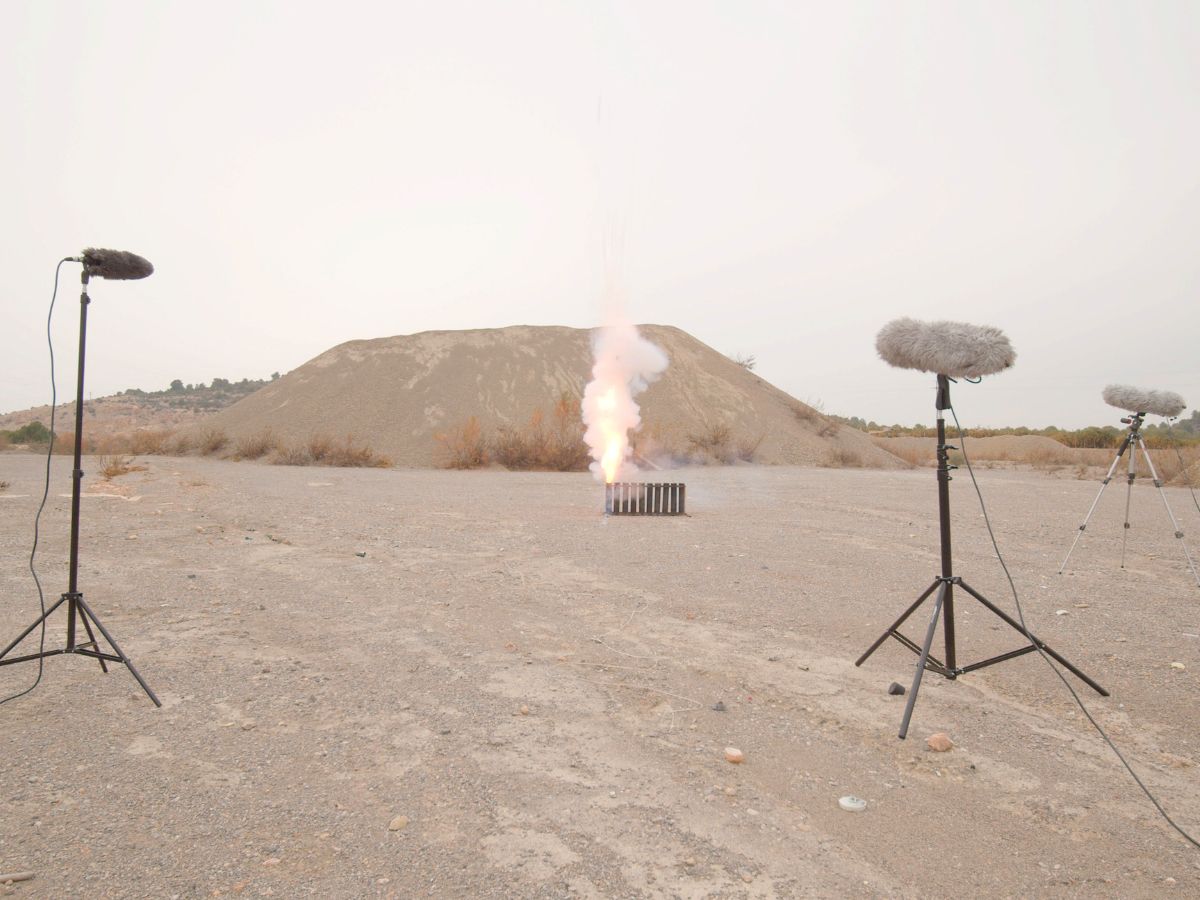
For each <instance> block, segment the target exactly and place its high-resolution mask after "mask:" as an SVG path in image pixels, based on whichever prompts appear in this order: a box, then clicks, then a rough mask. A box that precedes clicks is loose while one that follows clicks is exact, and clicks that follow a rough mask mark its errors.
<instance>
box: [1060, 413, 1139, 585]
mask: <svg viewBox="0 0 1200 900" xmlns="http://www.w3.org/2000/svg"><path fill="white" fill-rule="evenodd" d="M1128 446H1129V438H1128V436H1126V438H1125V440H1123V441H1122V442H1121V449H1120V450H1118V451H1117V455H1116V457H1114V458H1113V461H1112V465H1111V466H1109V467H1108V474H1107V475H1105V476H1104V481H1102V482H1100V491H1099V493H1097V494H1096V499H1095V500H1093V501H1092V508H1091V509H1089V510H1088V512H1087V516H1086V517H1085V518H1084V520H1083V524H1082V525H1080V526H1079V532H1078V534H1076V535H1075V540H1074V541H1073V542H1072V543H1071V549H1070V550H1068V551H1067V556H1066V558H1065V559H1064V560H1063V562H1062V565H1061V566H1059V567H1058V574H1059V575H1061V574H1062V573H1063V570H1064V569H1066V567H1067V562H1068V561H1069V560H1070V559H1071V554H1072V553H1074V552H1075V545H1076V544H1078V543H1079V539H1080V538H1081V537H1083V533H1084V532H1085V531H1087V527H1088V522H1090V521H1092V514H1093V513H1095V512H1096V507H1097V506H1098V505H1099V503H1100V498H1101V497H1102V496H1104V489H1105V488H1106V487H1108V483H1109V482H1110V481H1112V477H1113V472H1115V471H1117V463H1119V462H1120V461H1121V454H1123V453H1124V452H1125V449H1126V448H1127V447H1128Z"/></svg>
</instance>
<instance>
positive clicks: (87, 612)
mask: <svg viewBox="0 0 1200 900" xmlns="http://www.w3.org/2000/svg"><path fill="white" fill-rule="evenodd" d="M78 603H79V609H80V610H81V611H82V613H83V616H84V621H87V619H91V620H92V621H93V622H95V623H96V627H97V628H99V629H100V633H101V634H102V635H104V639H105V640H106V641H108V643H109V645H110V646H111V647H112V648H113V650H115V651H116V654H117V656H119V657H121V662H123V663H125V668H127V669H128V670H129V674H131V675H132V676H133V677H134V678H136V679H137V683H138V684H140V685H141V686H142V690H143V691H145V692H146V696H147V697H149V698H150V699H151V700H153V701H154V705H155V706H162V703H160V702H159V699H158V697H156V696H154V691H152V690H150V685H148V684H146V679H144V678H142V676H141V673H139V672H138V670H137V669H136V668H135V667H134V665H133V661H132V660H131V659H130V658H129V657H128V656H126V655H125V651H124V650H122V649H121V647H120V645H118V644H117V642H116V641H114V640H113V636H112V635H111V634H109V633H108V629H107V628H105V627H104V623H103V622H101V621H100V620H99V619H97V618H96V614H95V613H94V612H92V608H91V607H90V606H88V605H87V604H86V603H85V602H84V600H83V598H82V597H80V598H79V600H78Z"/></svg>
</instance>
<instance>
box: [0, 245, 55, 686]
mask: <svg viewBox="0 0 1200 900" xmlns="http://www.w3.org/2000/svg"><path fill="white" fill-rule="evenodd" d="M70 261H71V259H70V257H67V258H66V259H60V260H59V261H58V265H57V266H55V267H54V292H53V293H52V294H51V295H50V311H49V312H48V313H47V314H46V345H47V346H48V347H49V348H50V445H49V446H48V447H47V448H46V483H45V486H44V487H43V488H42V502H41V504H40V505H39V506H38V511H37V515H36V516H34V518H33V547H32V549H31V550H30V551H29V573H30V574H31V575H33V583H34V584H36V585H37V592H38V604H39V605H40V606H41V608H42V633H41V638H40V640H39V642H38V654H39V655H38V671H37V678H35V679H34V680H33V684H31V685H30V686H29V687H27V688H25V690H23V691H18V692H17V693H15V694H12V695H10V696H8V697H5V698H4V699H3V700H0V705H2V704H5V703H7V702H8V701H9V700H16V699H17V698H18V697H24V696H25V695H26V694H29V693H32V692H33V690H34V688H36V687H37V686H38V685H39V684H41V682H42V671H43V669H44V668H45V665H46V659H45V657H43V656H42V655H41V654H42V653H45V652H46V595H45V592H44V591H43V590H42V582H41V579H39V578H38V573H37V568H36V567H35V566H34V560H35V559H36V558H37V548H38V528H39V526H40V525H41V521H42V510H44V509H45V508H46V498H47V497H49V496H50V460H51V458H52V457H53V455H54V416H55V413H56V412H57V410H58V386H57V385H56V384H55V380H54V338H53V336H52V335H51V333H50V323H51V321H52V320H53V319H54V301H55V300H57V299H58V275H59V272H61V271H62V265H63V263H65V262H70Z"/></svg>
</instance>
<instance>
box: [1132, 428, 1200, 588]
mask: <svg viewBox="0 0 1200 900" xmlns="http://www.w3.org/2000/svg"><path fill="white" fill-rule="evenodd" d="M1138 446H1140V447H1141V448H1142V455H1143V456H1145V457H1146V465H1147V466H1149V467H1150V477H1151V478H1153V479H1154V486H1155V487H1156V488H1158V496H1160V497H1162V502H1163V506H1164V507H1165V508H1166V510H1167V516H1168V517H1169V518H1170V520H1171V527H1172V528H1173V529H1174V530H1175V537H1176V539H1178V541H1179V545H1180V546H1181V547H1183V555H1184V558H1185V559H1187V564H1188V568H1189V569H1191V570H1192V578H1194V579H1195V580H1196V584H1198V585H1200V575H1197V574H1196V566H1195V565H1194V564H1193V563H1192V554H1190V553H1189V552H1188V548H1187V544H1186V543H1184V540H1183V532H1182V531H1181V530H1180V528H1179V522H1177V521H1176V520H1175V513H1173V512H1172V511H1171V504H1169V503H1168V502H1167V495H1166V492H1165V491H1164V490H1163V488H1162V481H1161V480H1160V479H1159V477H1158V472H1157V471H1155V468H1154V460H1152V459H1151V458H1150V451H1148V450H1147V449H1146V442H1145V441H1144V440H1142V439H1140V438H1139V439H1138Z"/></svg>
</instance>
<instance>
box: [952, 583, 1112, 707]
mask: <svg viewBox="0 0 1200 900" xmlns="http://www.w3.org/2000/svg"><path fill="white" fill-rule="evenodd" d="M958 586H959V587H961V588H962V589H963V590H964V591H966V592H967V593H968V594H970V595H971V596H972V597H974V598H975V599H976V600H978V601H979V602H980V603H982V604H983V605H984V606H986V607H987V608H988V609H990V610H991V611H992V612H994V613H995V614H996V615H997V616H999V617H1000V618H1001V619H1003V620H1004V621H1005V622H1007V623H1008V624H1009V625H1011V626H1012V627H1013V628H1014V629H1016V631H1018V632H1019V633H1020V634H1021V635H1023V636H1024V637H1026V638H1028V639H1029V641H1030V643H1032V644H1033V645H1034V646H1035V647H1038V648H1040V649H1041V650H1043V651H1044V652H1045V653H1046V655H1047V656H1049V657H1051V658H1052V659H1054V660H1056V661H1057V662H1058V663H1059V665H1061V666H1062V667H1063V668H1064V669H1066V670H1067V671H1068V672H1070V673H1071V674H1072V675H1074V676H1075V677H1076V678H1078V679H1079V680H1080V681H1082V682H1083V683H1084V684H1086V685H1087V686H1088V687H1090V688H1091V689H1092V690H1093V691H1095V692H1096V693H1097V694H1099V695H1100V696H1101V697H1107V696H1108V691H1106V690H1105V689H1104V688H1102V687H1100V685H1098V684H1096V682H1094V681H1092V679H1090V678H1088V676H1087V675H1085V674H1084V673H1083V672H1081V671H1080V670H1079V669H1077V668H1075V666H1073V665H1071V662H1070V661H1069V660H1068V659H1067V658H1066V657H1063V656H1060V655H1059V654H1058V653H1056V652H1055V651H1054V650H1053V649H1052V648H1051V647H1048V646H1047V645H1046V644H1045V643H1043V641H1042V640H1041V638H1039V637H1038V636H1037V635H1035V634H1034V633H1033V632H1032V631H1030V630H1029V629H1027V628H1025V627H1024V626H1022V625H1021V623H1020V622H1018V621H1017V620H1016V619H1014V618H1013V617H1012V616H1010V615H1009V614H1008V613H1006V612H1005V611H1004V610H1002V609H1001V608H1000V607H998V606H997V605H996V604H994V603H993V602H992V601H991V600H989V599H988V598H987V597H985V596H983V594H981V593H979V592H978V591H977V590H975V589H974V588H973V587H971V586H970V585H969V584H967V583H966V582H965V581H960V582H959V583H958Z"/></svg>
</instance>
